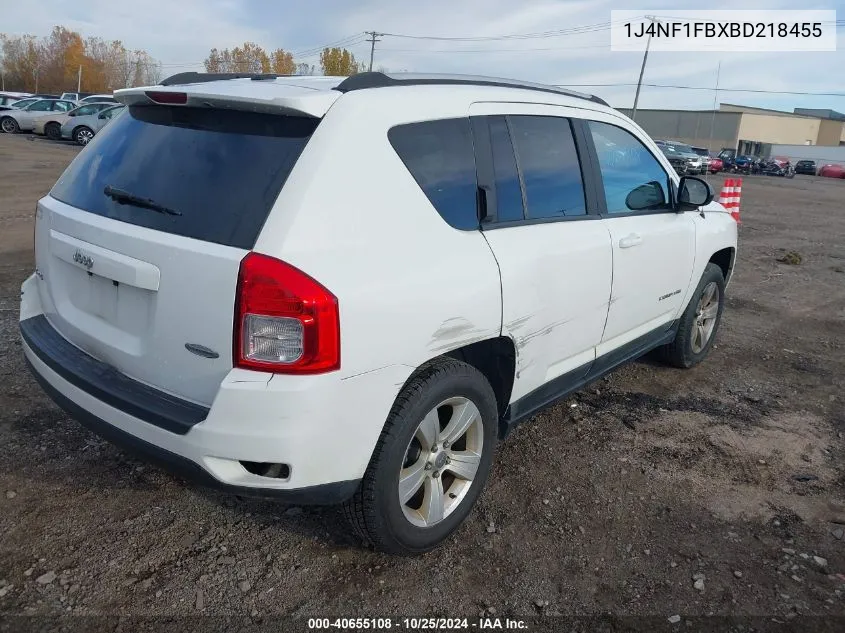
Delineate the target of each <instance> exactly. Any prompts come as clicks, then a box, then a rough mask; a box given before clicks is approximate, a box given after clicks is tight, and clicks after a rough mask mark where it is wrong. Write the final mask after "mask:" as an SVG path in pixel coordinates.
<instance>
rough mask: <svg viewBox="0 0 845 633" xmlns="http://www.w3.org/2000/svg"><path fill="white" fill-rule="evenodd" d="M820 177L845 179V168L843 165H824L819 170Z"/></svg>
mask: <svg viewBox="0 0 845 633" xmlns="http://www.w3.org/2000/svg"><path fill="white" fill-rule="evenodd" d="M819 176H824V177H825V178H845V167H843V166H842V165H824V166H823V167H822V168H821V169H820V170H819Z"/></svg>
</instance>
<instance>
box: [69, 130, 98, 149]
mask: <svg viewBox="0 0 845 633" xmlns="http://www.w3.org/2000/svg"><path fill="white" fill-rule="evenodd" d="M92 138H94V131H93V130H92V129H91V128H89V127H85V126H84V125H83V126H80V127H78V128H76V129H75V130H74V131H73V140H74V141H75V142H76V144H77V145H82V146H83V147H84V146H85V145H88V143H90V142H91V139H92Z"/></svg>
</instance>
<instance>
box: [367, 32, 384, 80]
mask: <svg viewBox="0 0 845 633" xmlns="http://www.w3.org/2000/svg"><path fill="white" fill-rule="evenodd" d="M364 33H366V34H367V35H369V36H370V39H368V40H364V41H365V42H369V43H370V67H369V68H368V71H369V72H373V56H374V55H375V52H376V42H381V40H380V39H377V38H378V37H379V36H380V35H384V33H378V32H376V31H364Z"/></svg>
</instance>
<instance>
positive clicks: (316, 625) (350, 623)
mask: <svg viewBox="0 0 845 633" xmlns="http://www.w3.org/2000/svg"><path fill="white" fill-rule="evenodd" d="M473 629H474V630H477V631H500V630H501V631H504V630H511V631H527V630H528V623H527V622H525V621H524V620H520V619H512V618H495V617H482V618H477V619H473V620H471V619H469V618H389V617H388V618H309V619H308V630H309V631H319V630H327V631H329V630H335V631H367V630H371V631H379V630H382V631H387V630H396V631H451V630H473Z"/></svg>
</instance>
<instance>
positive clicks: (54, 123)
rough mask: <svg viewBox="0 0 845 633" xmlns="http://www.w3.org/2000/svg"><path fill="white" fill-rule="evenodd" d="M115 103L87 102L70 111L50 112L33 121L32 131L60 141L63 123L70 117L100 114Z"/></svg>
mask: <svg viewBox="0 0 845 633" xmlns="http://www.w3.org/2000/svg"><path fill="white" fill-rule="evenodd" d="M115 105H116V104H114V103H86V104H84V105H83V104H82V103H80V104H79V107H77V108H74V109H73V110H71V111H70V112H50V113H49V114H47V115H45V116H42V117H38V118H36V119H35V121H33V122H32V133H33V134H40V135H42V136H47V138H49V139H52V140H54V141H58V140H59V139H60V138H61V137H62V134H61V127H62V123H64V122H65V121H67V120H68V119H69V118H73V117H77V116H87V115H89V114H98V113H100V112H102V111H103V110H105V109H107V108H113V107H114V106H115Z"/></svg>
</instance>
